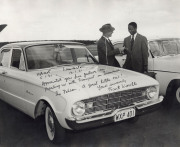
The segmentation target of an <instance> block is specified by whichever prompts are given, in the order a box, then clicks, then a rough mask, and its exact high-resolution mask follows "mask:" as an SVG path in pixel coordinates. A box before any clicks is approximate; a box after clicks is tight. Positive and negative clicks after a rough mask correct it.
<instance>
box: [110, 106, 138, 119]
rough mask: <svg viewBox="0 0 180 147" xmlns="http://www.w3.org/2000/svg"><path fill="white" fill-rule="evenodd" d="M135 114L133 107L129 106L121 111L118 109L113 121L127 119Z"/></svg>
mask: <svg viewBox="0 0 180 147" xmlns="http://www.w3.org/2000/svg"><path fill="white" fill-rule="evenodd" d="M134 116H135V109H134V108H130V109H124V110H121V111H118V112H117V113H116V114H115V115H114V121H115V122H116V121H121V120H124V119H128V118H131V117H134Z"/></svg>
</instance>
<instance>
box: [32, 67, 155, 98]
mask: <svg viewBox="0 0 180 147" xmlns="http://www.w3.org/2000/svg"><path fill="white" fill-rule="evenodd" d="M31 74H33V75H34V77H36V80H34V82H39V85H40V86H42V87H44V89H45V92H47V91H53V92H55V93H56V96H63V97H64V98H68V99H72V98H73V99H76V100H77V99H79V100H80V99H86V98H90V97H96V96H100V95H104V94H109V93H114V92H117V91H124V90H128V89H134V88H140V87H146V86H150V85H158V82H157V81H156V80H154V79H152V78H150V77H148V76H146V75H144V74H140V73H137V72H133V71H129V70H125V69H122V68H116V67H111V66H104V65H94V64H93V65H81V66H80V65H79V66H78V65H74V66H63V67H56V68H51V69H46V70H37V71H33V72H31Z"/></svg>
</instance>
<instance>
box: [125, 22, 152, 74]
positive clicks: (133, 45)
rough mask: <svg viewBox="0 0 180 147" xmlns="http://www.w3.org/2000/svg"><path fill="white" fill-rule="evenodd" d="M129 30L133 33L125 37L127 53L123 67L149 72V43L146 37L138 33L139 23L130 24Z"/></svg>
mask: <svg viewBox="0 0 180 147" xmlns="http://www.w3.org/2000/svg"><path fill="white" fill-rule="evenodd" d="M128 31H129V33H130V34H131V35H130V36H128V37H127V38H125V39H124V47H125V49H124V53H125V54H127V57H126V61H125V64H124V66H123V68H126V69H129V70H133V71H137V72H140V73H147V71H148V55H149V54H148V45H147V39H146V37H144V36H142V35H140V34H138V33H137V24H136V23H135V22H131V23H129V24H128Z"/></svg>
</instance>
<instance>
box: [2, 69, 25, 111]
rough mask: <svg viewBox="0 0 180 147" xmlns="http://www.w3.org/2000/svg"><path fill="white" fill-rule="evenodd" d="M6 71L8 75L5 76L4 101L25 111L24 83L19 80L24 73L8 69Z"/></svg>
mask: <svg viewBox="0 0 180 147" xmlns="http://www.w3.org/2000/svg"><path fill="white" fill-rule="evenodd" d="M4 71H5V72H6V73H5V74H4V76H3V84H4V85H3V88H2V89H3V90H2V92H3V94H2V97H3V100H4V101H6V102H7V103H9V104H11V105H12V106H14V107H16V108H18V109H20V110H22V111H24V100H23V99H24V82H23V81H22V80H20V78H19V75H23V74H22V73H23V72H24V71H20V70H14V69H7V68H6V69H4Z"/></svg>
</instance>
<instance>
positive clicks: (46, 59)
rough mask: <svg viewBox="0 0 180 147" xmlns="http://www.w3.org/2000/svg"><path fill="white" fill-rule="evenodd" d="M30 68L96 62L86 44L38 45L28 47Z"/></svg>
mask: <svg viewBox="0 0 180 147" xmlns="http://www.w3.org/2000/svg"><path fill="white" fill-rule="evenodd" d="M26 56H27V64H28V69H41V68H48V67H53V66H57V65H64V64H79V63H95V60H94V57H93V56H92V54H91V53H90V52H89V51H88V50H87V48H85V47H84V46H78V45H61V44H59V45H57V44H53V45H38V46H32V47H28V48H26Z"/></svg>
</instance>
